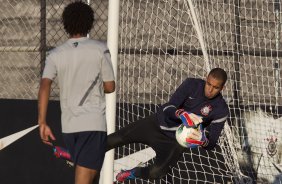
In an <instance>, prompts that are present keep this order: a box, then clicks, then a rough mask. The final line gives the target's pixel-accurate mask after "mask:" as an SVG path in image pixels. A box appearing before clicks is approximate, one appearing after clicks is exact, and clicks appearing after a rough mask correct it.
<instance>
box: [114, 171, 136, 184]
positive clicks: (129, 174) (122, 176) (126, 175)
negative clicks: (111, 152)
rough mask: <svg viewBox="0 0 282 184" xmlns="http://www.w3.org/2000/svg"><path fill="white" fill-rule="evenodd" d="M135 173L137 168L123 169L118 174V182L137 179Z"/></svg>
mask: <svg viewBox="0 0 282 184" xmlns="http://www.w3.org/2000/svg"><path fill="white" fill-rule="evenodd" d="M134 174H135V168H133V169H131V170H121V171H120V173H118V174H117V176H116V180H117V181H118V182H123V181H126V180H130V179H135V178H136V176H135V175H134Z"/></svg>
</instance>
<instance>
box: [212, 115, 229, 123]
mask: <svg viewBox="0 0 282 184" xmlns="http://www.w3.org/2000/svg"><path fill="white" fill-rule="evenodd" d="M227 117H228V116H225V117H223V118H219V119H215V120H213V121H212V122H211V123H222V122H224V121H225V120H226V119H227Z"/></svg>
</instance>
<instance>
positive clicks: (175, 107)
mask: <svg viewBox="0 0 282 184" xmlns="http://www.w3.org/2000/svg"><path fill="white" fill-rule="evenodd" d="M170 107H173V108H175V109H176V107H175V106H174V105H168V106H166V107H165V108H163V111H165V110H166V109H168V108H170Z"/></svg>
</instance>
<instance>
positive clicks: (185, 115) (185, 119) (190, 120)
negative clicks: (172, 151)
mask: <svg viewBox="0 0 282 184" xmlns="http://www.w3.org/2000/svg"><path fill="white" fill-rule="evenodd" d="M175 114H176V116H177V117H179V118H180V119H181V121H182V124H183V125H184V126H186V127H192V128H197V127H198V126H199V124H200V123H202V122H203V119H202V117H200V116H198V115H196V114H194V113H190V112H186V111H184V110H183V109H179V110H177V111H176V112H175Z"/></svg>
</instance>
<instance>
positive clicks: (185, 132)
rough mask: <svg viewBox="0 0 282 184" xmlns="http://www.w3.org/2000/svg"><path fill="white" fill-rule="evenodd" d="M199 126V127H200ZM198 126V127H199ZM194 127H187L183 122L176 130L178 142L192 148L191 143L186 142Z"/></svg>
mask: <svg viewBox="0 0 282 184" xmlns="http://www.w3.org/2000/svg"><path fill="white" fill-rule="evenodd" d="M198 128H199V127H198ZM198 128H196V129H198ZM193 129H194V128H192V127H188V128H187V127H186V126H184V125H183V124H181V125H180V126H179V127H178V128H177V129H176V132H175V137H176V140H177V142H178V143H179V144H180V145H181V146H182V147H185V148H190V147H191V145H190V144H189V143H187V142H186V138H187V137H188V136H189V135H190V134H191V131H192V130H193Z"/></svg>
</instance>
